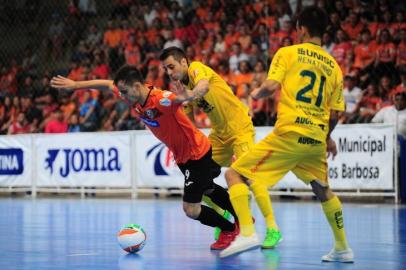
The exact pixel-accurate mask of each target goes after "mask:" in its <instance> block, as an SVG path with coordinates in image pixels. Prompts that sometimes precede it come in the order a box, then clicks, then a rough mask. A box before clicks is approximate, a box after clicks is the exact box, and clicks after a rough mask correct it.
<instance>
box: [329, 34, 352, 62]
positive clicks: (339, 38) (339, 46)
mask: <svg viewBox="0 0 406 270" xmlns="http://www.w3.org/2000/svg"><path fill="white" fill-rule="evenodd" d="M351 50H352V46H351V42H349V41H348V38H347V35H346V33H345V32H344V31H343V30H342V29H339V30H338V31H337V33H336V45H335V46H334V47H333V50H332V52H331V54H332V56H333V57H334V58H335V59H336V61H337V63H338V65H339V66H340V67H341V69H343V67H344V61H345V58H346V55H347V54H348V53H349V52H350V51H351Z"/></svg>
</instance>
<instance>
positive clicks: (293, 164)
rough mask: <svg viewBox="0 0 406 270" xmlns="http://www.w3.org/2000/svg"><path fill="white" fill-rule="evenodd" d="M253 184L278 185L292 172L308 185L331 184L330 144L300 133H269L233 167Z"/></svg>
mask: <svg viewBox="0 0 406 270" xmlns="http://www.w3.org/2000/svg"><path fill="white" fill-rule="evenodd" d="M231 167H232V168H233V169H234V170H236V171H237V172H238V173H239V174H241V175H243V176H244V177H246V178H248V179H250V180H251V181H261V182H262V183H264V184H266V185H268V186H274V185H275V184H276V183H277V182H278V181H279V180H280V179H281V178H282V177H283V176H285V174H287V173H288V172H289V171H292V172H293V173H294V174H295V175H296V176H297V177H298V178H299V179H301V180H302V181H303V182H304V183H306V184H309V183H310V182H311V181H312V180H318V181H319V182H320V183H321V184H324V185H328V179H327V160H326V144H325V142H320V141H316V140H313V139H311V138H308V137H306V136H303V135H301V134H299V133H296V132H288V133H285V134H282V135H275V134H274V133H271V134H269V135H268V136H267V137H265V138H264V139H263V140H261V141H260V142H259V143H258V144H255V145H254V146H253V147H252V149H251V150H250V151H249V152H247V153H245V154H244V155H243V156H242V157H241V158H239V159H237V161H236V162H235V163H233V165H232V166H231Z"/></svg>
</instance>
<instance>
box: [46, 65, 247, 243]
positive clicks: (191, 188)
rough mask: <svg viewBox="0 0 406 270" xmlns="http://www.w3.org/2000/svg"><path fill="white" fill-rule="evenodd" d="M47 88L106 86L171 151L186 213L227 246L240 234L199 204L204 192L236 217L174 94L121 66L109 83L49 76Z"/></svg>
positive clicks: (204, 141) (205, 143) (201, 138)
mask: <svg viewBox="0 0 406 270" xmlns="http://www.w3.org/2000/svg"><path fill="white" fill-rule="evenodd" d="M51 86H52V87H55V88H67V89H83V88H97V89H100V90H105V89H109V90H110V91H113V92H114V93H115V94H116V96H118V97H120V98H122V99H123V100H125V101H126V102H127V103H128V104H129V105H130V107H131V109H132V110H134V112H135V113H136V115H137V116H138V117H139V118H140V120H141V121H143V122H144V123H145V125H146V126H147V127H148V128H149V130H151V132H152V133H153V134H154V135H155V137H157V138H158V139H159V140H160V141H162V142H163V143H164V144H166V146H167V147H168V148H169V150H171V151H172V152H173V154H174V158H175V161H176V163H177V165H178V167H179V169H180V170H181V171H182V173H183V175H184V176H185V184H184V195H183V210H184V211H185V213H186V215H187V216H188V217H189V218H191V219H195V220H198V221H200V222H201V223H202V224H204V225H208V226H211V227H219V228H221V230H223V231H224V232H226V236H227V237H226V238H227V239H226V240H227V242H228V244H229V243H231V241H232V240H234V238H235V236H236V235H237V234H238V232H239V229H238V227H237V226H236V225H235V224H233V223H231V222H230V221H228V220H227V219H225V218H223V217H222V216H221V215H219V214H218V213H217V212H216V211H215V210H213V209H212V208H210V207H207V206H205V205H202V204H201V201H202V197H203V195H206V196H208V197H209V198H210V199H211V200H212V201H213V202H214V203H216V204H217V205H218V206H220V207H222V208H223V209H225V210H227V211H229V212H230V213H231V214H232V215H233V216H234V217H236V214H235V212H234V210H233V207H232V205H231V202H230V199H229V195H228V193H227V191H226V190H225V189H224V188H223V187H221V186H219V185H217V184H215V183H214V182H213V179H214V178H216V177H217V176H218V175H219V174H220V166H219V165H218V164H217V163H216V162H214V161H213V159H212V150H211V143H210V141H209V139H208V138H207V137H206V136H205V135H204V134H203V133H202V132H201V131H200V130H198V129H197V128H196V127H195V126H194V125H193V123H192V122H191V121H190V120H189V118H188V117H187V116H186V114H185V113H184V111H183V107H182V104H180V103H176V102H174V100H175V98H176V95H175V94H174V93H172V92H169V91H163V90H160V89H156V88H154V87H152V86H147V85H145V84H144V79H143V77H142V75H141V73H140V72H139V71H138V70H137V69H136V68H135V67H130V66H125V67H122V68H121V69H120V70H119V71H118V72H117V75H116V77H115V80H114V81H111V80H91V81H72V80H70V79H67V78H65V77H62V76H57V77H54V78H53V79H52V80H51ZM235 220H236V219H235ZM227 246H228V245H227Z"/></svg>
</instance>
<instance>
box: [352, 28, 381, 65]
mask: <svg viewBox="0 0 406 270" xmlns="http://www.w3.org/2000/svg"><path fill="white" fill-rule="evenodd" d="M376 46H377V44H376V42H375V41H373V40H371V32H370V31H369V30H368V29H364V30H362V32H361V42H360V44H358V45H357V46H356V47H355V49H354V53H355V63H354V66H355V67H356V68H359V69H360V70H364V69H366V68H367V67H368V66H370V65H371V64H372V63H373V62H374V60H375V51H376Z"/></svg>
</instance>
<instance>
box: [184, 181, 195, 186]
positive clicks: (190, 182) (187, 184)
mask: <svg viewBox="0 0 406 270" xmlns="http://www.w3.org/2000/svg"><path fill="white" fill-rule="evenodd" d="M191 184H193V181H189V182H185V186H186V187H188V186H190V185H191Z"/></svg>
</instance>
